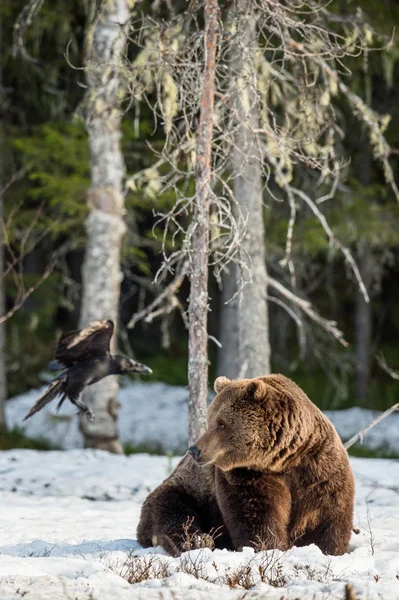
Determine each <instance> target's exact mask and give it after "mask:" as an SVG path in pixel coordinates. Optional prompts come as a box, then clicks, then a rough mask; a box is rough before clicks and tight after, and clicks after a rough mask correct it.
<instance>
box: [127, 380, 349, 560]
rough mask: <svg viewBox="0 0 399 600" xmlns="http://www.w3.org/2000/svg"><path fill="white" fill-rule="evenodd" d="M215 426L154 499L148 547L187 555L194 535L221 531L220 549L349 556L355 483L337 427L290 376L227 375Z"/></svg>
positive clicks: (141, 536)
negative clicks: (309, 548)
mask: <svg viewBox="0 0 399 600" xmlns="http://www.w3.org/2000/svg"><path fill="white" fill-rule="evenodd" d="M215 391H216V392H217V396H216V397H215V399H214V400H213V402H212V403H211V404H210V406H209V408H208V428H207V430H206V432H205V433H204V435H202V436H201V437H200V438H199V440H198V441H197V443H196V446H197V448H198V449H199V450H200V451H201V455H200V459H199V461H198V462H196V461H195V460H194V459H193V458H192V457H191V456H190V455H189V454H187V455H186V456H185V457H184V458H183V460H182V461H181V462H180V463H179V465H178V466H177V467H176V469H175V470H174V472H173V473H172V474H171V475H170V477H168V479H166V480H165V481H164V482H163V483H162V484H161V485H160V486H159V487H158V488H157V489H156V490H154V491H153V492H152V493H151V494H150V495H149V496H148V498H147V500H146V501H145V503H144V505H143V508H142V512H141V519H140V523H139V527H138V532H137V533H138V541H139V543H140V544H141V545H142V546H145V547H148V546H153V545H157V544H159V545H162V546H163V547H164V548H165V549H166V550H167V551H168V552H170V553H171V554H174V555H177V554H179V553H180V552H182V551H183V550H186V549H187V536H189V538H190V539H198V537H197V538H196V536H202V535H206V534H208V533H209V532H211V531H215V530H217V534H216V535H218V537H216V539H215V545H216V547H220V548H229V549H234V550H241V549H242V548H243V547H244V546H253V547H258V548H262V549H272V548H278V549H280V550H285V549H287V548H290V547H292V546H294V545H296V546H304V545H308V544H316V545H317V546H319V548H320V549H321V550H322V551H323V552H324V553H325V554H336V555H337V554H343V553H345V552H346V551H347V547H348V543H349V538H350V535H351V530H352V518H353V502H354V479H353V474H352V471H351V468H350V465H349V460H348V455H347V453H346V451H345V449H344V447H343V446H342V443H341V441H340V439H339V437H338V434H337V432H336V431H335V429H334V427H333V425H332V424H331V423H330V421H329V420H328V419H327V418H326V417H325V416H324V415H323V414H322V413H321V411H320V410H319V409H318V408H317V407H316V406H315V405H314V404H313V403H312V402H311V401H310V400H309V398H308V397H307V396H306V394H305V393H304V392H303V391H302V390H301V389H300V388H299V387H298V386H297V385H296V384H295V383H294V382H293V381H291V380H290V379H288V378H287V377H285V376H283V375H270V376H267V377H259V378H256V379H244V380H233V381H230V380H229V379H226V378H225V377H219V378H218V379H216V382H215Z"/></svg>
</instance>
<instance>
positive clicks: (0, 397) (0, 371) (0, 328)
mask: <svg viewBox="0 0 399 600" xmlns="http://www.w3.org/2000/svg"><path fill="white" fill-rule="evenodd" d="M2 52H3V39H2V22H1V19H0V56H2ZM2 95H3V71H2V64H1V62H0V106H1V105H2ZM3 144H4V136H3V124H2V122H1V121H0V315H1V316H2V315H4V313H5V298H4V279H3V274H4V245H3V193H2V190H3V187H4V181H3V176H4V160H3ZM5 337H6V324H5V323H0V429H6V426H7V424H6V414H5V401H6V399H7V371H6V351H5Z"/></svg>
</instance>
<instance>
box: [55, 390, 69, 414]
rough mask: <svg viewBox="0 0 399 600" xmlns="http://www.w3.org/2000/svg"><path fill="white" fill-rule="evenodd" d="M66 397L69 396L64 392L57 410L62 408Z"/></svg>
mask: <svg viewBox="0 0 399 600" xmlns="http://www.w3.org/2000/svg"><path fill="white" fill-rule="evenodd" d="M66 397H67V396H66V393H65V392H64V393H63V394H62V396H61V398H60V399H59V401H58V404H57V408H56V409H55V410H56V412H58V411H59V410H60V408H61V406H62V403H63V402H64V400H65V398H66Z"/></svg>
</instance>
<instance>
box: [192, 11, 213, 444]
mask: <svg viewBox="0 0 399 600" xmlns="http://www.w3.org/2000/svg"><path fill="white" fill-rule="evenodd" d="M218 12H219V7H218V2H217V0H205V6H204V17H205V40H204V43H205V48H204V54H205V70H204V80H203V88H202V93H201V112H200V118H199V124H198V133H197V167H196V174H195V186H196V192H195V200H194V210H193V223H192V231H191V237H190V275H191V287H190V303H189V349H188V385H189V401H188V411H189V443H190V445H191V444H193V443H194V442H195V441H196V440H197V439H198V437H199V436H200V435H201V434H202V433H203V432H204V431H205V428H206V408H207V403H208V255H209V203H210V194H211V187H210V184H211V168H212V167H211V158H212V133H213V105H214V84H215V64H216V45H217V33H218Z"/></svg>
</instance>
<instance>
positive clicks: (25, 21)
mask: <svg viewBox="0 0 399 600" xmlns="http://www.w3.org/2000/svg"><path fill="white" fill-rule="evenodd" d="M43 4H44V0H29V2H28V3H27V4H26V6H24V8H23V9H22V10H21V12H20V13H19V15H18V17H17V19H16V21H15V25H14V36H13V47H12V54H13V56H14V57H16V56H18V54H20V55H21V56H22V58H23V59H25V60H28V61H30V62H37V61H36V60H35V59H34V58H32V57H31V56H30V54H28V52H27V51H26V48H25V44H24V35H25V32H26V30H27V28H28V27H30V25H32V22H33V19H34V17H35V15H37V13H38V12H40V10H41V8H42V6H43Z"/></svg>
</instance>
